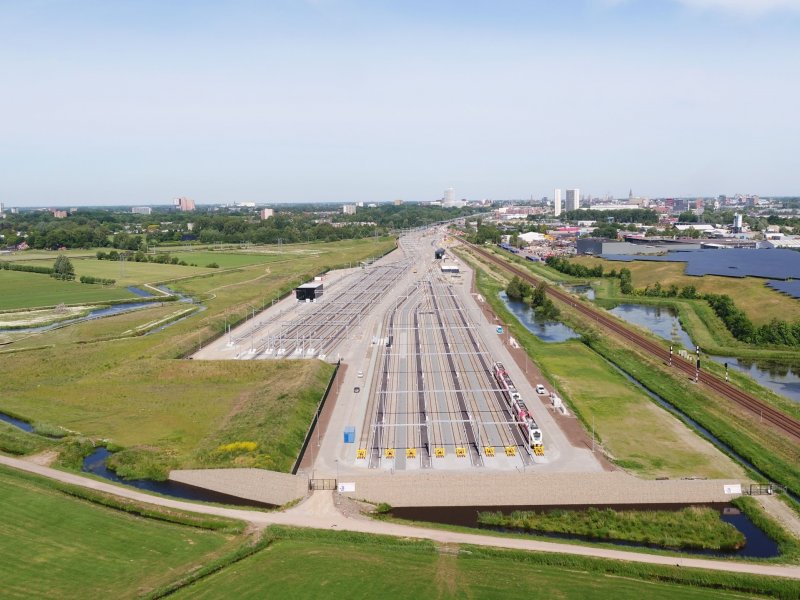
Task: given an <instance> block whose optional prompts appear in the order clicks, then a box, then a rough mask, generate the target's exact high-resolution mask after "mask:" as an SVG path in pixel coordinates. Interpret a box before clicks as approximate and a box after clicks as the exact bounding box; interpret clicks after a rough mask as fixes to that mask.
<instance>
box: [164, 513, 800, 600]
mask: <svg viewBox="0 0 800 600" xmlns="http://www.w3.org/2000/svg"><path fill="white" fill-rule="evenodd" d="M271 533H272V534H273V535H274V536H275V537H274V539H273V541H272V543H271V544H270V545H269V546H268V547H267V548H266V549H265V550H261V551H259V552H257V553H255V554H253V555H251V556H249V557H248V558H246V559H244V560H242V561H240V562H238V563H236V564H235V565H232V566H230V567H227V568H226V569H223V570H221V571H218V572H217V573H214V574H212V575H210V576H208V577H206V578H204V579H201V580H200V581H198V582H196V583H193V584H191V585H188V586H186V587H184V588H182V589H179V590H178V591H177V593H176V594H174V596H173V597H175V598H187V599H189V598H192V599H206V598H207V599H212V598H220V597H223V596H225V597H235V598H241V599H248V598H253V599H256V598H259V599H260V598H289V599H291V598H298V599H299V598H304V599H305V598H334V597H347V598H400V599H402V598H409V599H417V598H473V599H483V598H486V599H490V598H535V599H536V598H541V599H543V600H544V599H549V598H554V597H556V598H575V599H583V598H631V599H633V600H639V599H640V598H642V597H646V598H653V599H658V598H664V599H672V598H675V597H681V598H687V599H694V598H696V599H698V600H699V599H701V598H702V599H708V598H745V597H751V596H749V595H747V594H745V593H739V592H733V591H727V590H725V589H724V586H725V585H726V583H728V584H730V585H731V586H732V587H738V588H740V589H744V590H747V591H749V592H750V594H752V593H753V592H754V591H755V590H759V589H764V590H765V591H767V590H769V591H776V592H777V594H776V595H780V596H781V597H786V598H788V597H791V596H790V595H789V594H792V593H794V592H795V590H796V589H797V586H796V585H795V584H794V583H793V582H780V581H775V580H773V581H769V580H767V579H766V578H754V577H744V578H741V580H739V581H734V580H733V578H731V577H730V576H725V575H720V576H715V575H713V574H712V575H711V576H710V577H709V578H708V580H706V582H702V580H703V577H704V574H698V573H696V572H693V570H692V569H684V570H681V569H676V568H675V567H651V566H645V567H644V568H641V569H639V571H638V572H637V573H635V574H634V573H628V572H626V569H630V567H626V566H625V563H622V562H620V563H614V566H613V567H611V566H609V563H611V561H593V560H590V559H583V558H579V557H575V558H572V557H566V556H561V555H557V554H545V553H523V552H516V553H512V552H503V551H493V550H490V549H482V548H476V547H469V548H463V549H459V548H457V547H447V548H436V547H435V546H434V545H433V544H431V543H428V542H422V541H421V542H414V541H412V540H397V539H390V538H382V537H378V536H367V535H361V534H351V533H337V532H328V531H292V530H287V529H283V528H272V530H271ZM614 567H616V568H614ZM634 569H638V566H637V567H634ZM692 584H695V585H692ZM717 586H720V587H723V589H718V587H717ZM762 586H763V588H762ZM755 593H757V592H755Z"/></svg>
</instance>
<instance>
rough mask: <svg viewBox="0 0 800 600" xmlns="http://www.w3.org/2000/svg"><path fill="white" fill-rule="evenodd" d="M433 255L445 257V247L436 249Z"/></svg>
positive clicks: (439, 258)
mask: <svg viewBox="0 0 800 600" xmlns="http://www.w3.org/2000/svg"><path fill="white" fill-rule="evenodd" d="M433 257H434V258H435V259H438V260H441V259H442V258H444V248H437V249H436V251H435V252H434V253H433Z"/></svg>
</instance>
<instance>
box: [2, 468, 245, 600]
mask: <svg viewBox="0 0 800 600" xmlns="http://www.w3.org/2000/svg"><path fill="white" fill-rule="evenodd" d="M0 503H1V504H2V506H3V511H2V515H0V555H2V556H3V560H2V561H1V562H0V581H2V592H0V595H2V597H3V598H136V597H140V596H142V595H144V594H146V593H148V592H149V591H151V590H153V589H155V588H158V587H160V586H163V585H164V584H165V583H167V582H169V581H172V580H173V579H174V578H175V577H176V574H177V573H182V572H186V571H189V570H192V569H194V568H197V567H199V566H200V565H202V564H204V563H205V562H207V561H209V560H213V559H215V558H217V557H219V556H221V555H223V554H225V553H227V552H230V551H231V549H232V548H234V547H235V546H238V545H239V544H240V543H241V541H240V539H239V538H240V537H241V536H234V535H231V534H225V533H220V532H215V531H207V530H203V529H199V528H195V527H187V526H184V525H177V524H174V523H168V522H164V521H162V520H155V519H147V518H143V517H140V516H135V515H133V514H127V513H125V512H121V511H117V510H113V509H111V508H106V507H104V506H100V505H97V504H93V503H90V502H87V501H85V500H81V499H79V498H76V497H72V496H70V495H67V494H65V493H63V492H62V491H60V490H59V489H57V488H54V487H53V486H52V485H51V484H49V483H48V482H46V481H44V480H41V479H38V478H35V477H32V476H29V475H25V474H20V473H17V472H15V471H13V470H11V469H7V468H5V467H0Z"/></svg>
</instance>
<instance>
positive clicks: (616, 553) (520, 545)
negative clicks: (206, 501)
mask: <svg viewBox="0 0 800 600" xmlns="http://www.w3.org/2000/svg"><path fill="white" fill-rule="evenodd" d="M0 464H3V465H6V466H9V467H12V468H15V469H20V470H22V471H27V472H30V473H35V474H37V475H41V476H43V477H48V478H50V479H55V480H57V481H62V482H64V483H69V484H72V485H77V486H81V487H84V488H89V489H93V490H98V491H101V492H106V493H109V494H114V495H117V496H121V497H125V498H130V499H132V500H137V501H139V502H147V503H150V504H157V505H160V506H166V507H169V508H175V509H178V510H187V511H191V512H195V513H202V514H213V515H219V516H222V517H230V518H233V519H239V520H242V521H245V522H247V523H249V524H250V525H252V526H254V527H264V526H267V525H270V524H276V525H289V526H294V527H312V528H314V529H339V530H343V531H359V532H363V533H374V534H382V535H393V536H397V537H410V538H421V539H429V540H433V541H434V542H437V543H439V544H472V545H475V546H491V547H496V548H510V549H515V550H526V551H538V552H557V553H562V554H571V555H578V556H589V557H600V558H610V559H615V560H626V561H631V562H640V563H648V564H659V565H679V566H682V567H692V568H697V569H708V570H718V571H729V572H736V573H752V574H756V575H769V576H774V577H788V578H792V579H800V566H789V565H775V564H753V563H745V562H733V561H715V560H709V559H702V558H676V557H671V556H660V555H656V554H639V553H636V552H626V551H624V550H611V549H607V548H594V547H590V546H578V545H572V544H558V543H555V542H543V541H539V540H525V539H512V538H499V537H491V536H484V535H477V534H468V533H457V532H452V531H440V530H436V529H424V528H422V527H412V526H409V525H399V524H397V523H386V522H383V521H375V520H372V519H364V518H359V517H356V516H352V517H349V516H347V515H346V514H342V512H340V511H339V509H338V507H337V506H336V504H335V498H336V496H335V495H334V493H333V492H319V491H318V492H315V493H314V494H312V495H311V496H309V497H308V498H307V499H306V500H305V501H304V502H302V503H300V504H299V505H298V506H296V507H294V508H292V509H290V510H287V511H285V512H269V513H267V512H257V511H250V510H238V509H235V508H223V507H219V506H208V505H201V504H193V503H191V502H183V501H179V500H172V499H169V498H160V497H157V496H150V495H148V494H144V493H142V492H138V491H136V490H134V489H128V488H125V487H122V486H115V485H111V484H108V483H104V482H102V481H96V480H94V479H89V478H86V477H82V476H80V475H77V474H74V473H66V472H64V471H58V470H55V469H51V468H49V467H44V466H41V465H37V464H34V463H31V462H27V461H24V460H20V459H17V458H11V457H7V456H0Z"/></svg>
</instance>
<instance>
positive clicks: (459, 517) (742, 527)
mask: <svg viewBox="0 0 800 600" xmlns="http://www.w3.org/2000/svg"><path fill="white" fill-rule="evenodd" d="M684 506H688V505H674V504H667V505H648V504H643V505H636V506H631V505H620V506H607V507H606V506H604V507H598V508H613V509H614V510H618V511H624V510H678V509H680V508H684ZM706 506H711V507H712V508H715V509H717V510H718V511H719V513H720V519H721V520H723V521H725V522H726V523H730V524H731V525H733V526H734V527H736V529H738V530H739V531H740V532H741V533H742V534H743V535H744V536H745V540H746V541H745V545H744V546H743V547H741V548H739V549H738V550H733V551H731V552H720V551H716V550H702V549H691V548H680V549H678V548H665V547H664V546H659V545H656V544H645V543H638V542H628V541H622V540H607V539H599V538H593V537H589V536H584V535H572V534H566V533H548V532H540V531H525V530H519V529H506V528H503V527H494V526H491V527H490V526H484V525H481V524H480V523H478V513H479V512H498V511H499V512H502V513H503V514H511V513H513V512H514V511H532V512H542V511H549V510H554V509H563V510H583V509H586V508H588V507H587V506H446V507H444V506H435V507H413V508H393V509H392V515H393V516H395V517H398V518H400V519H408V520H412V521H427V522H430V523H443V524H446V525H459V526H462V527H473V528H476V529H484V530H489V531H499V532H503V533H515V534H521V535H526V534H527V535H531V536H536V537H546V538H553V539H560V540H571V541H581V542H594V543H604V544H613V545H615V546H624V547H627V548H649V549H657V550H673V551H675V552H681V553H683V554H697V555H703V556H724V557H728V558H730V557H738V558H772V557H774V556H779V555H780V549H779V548H778V544H777V543H776V542H775V540H773V539H772V538H770V537H769V536H768V535H767V534H766V533H764V532H763V531H762V530H761V529H759V528H758V527H757V526H756V525H755V524H754V523H753V522H752V521H751V520H750V519H749V518H748V517H747V515H745V514H744V513H742V512H740V511H739V510H738V509H736V508H734V507H732V506H730V505H728V504H710V505H706Z"/></svg>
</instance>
